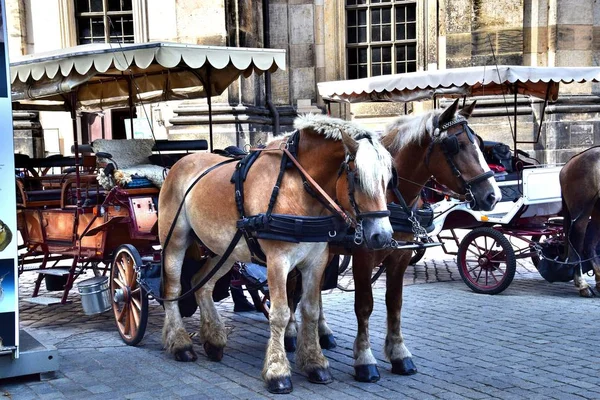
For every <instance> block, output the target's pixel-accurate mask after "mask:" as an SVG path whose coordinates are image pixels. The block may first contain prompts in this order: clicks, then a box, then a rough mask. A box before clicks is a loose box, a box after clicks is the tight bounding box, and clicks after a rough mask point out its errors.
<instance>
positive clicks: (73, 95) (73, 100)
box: [70, 91, 81, 220]
mask: <svg viewBox="0 0 600 400" xmlns="http://www.w3.org/2000/svg"><path fill="white" fill-rule="evenodd" d="M70 106H71V122H72V123H73V149H74V151H75V184H76V185H77V187H76V189H75V196H76V198H77V209H78V210H79V207H80V206H81V180H80V176H79V137H78V134H77V92H76V91H73V92H71V104H70ZM75 217H76V218H75V220H77V215H75Z"/></svg>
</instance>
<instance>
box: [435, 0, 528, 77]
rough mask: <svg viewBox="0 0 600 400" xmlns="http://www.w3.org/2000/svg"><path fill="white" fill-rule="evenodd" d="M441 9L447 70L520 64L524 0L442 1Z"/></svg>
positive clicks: (521, 59) (521, 58) (521, 61)
mask: <svg viewBox="0 0 600 400" xmlns="http://www.w3.org/2000/svg"><path fill="white" fill-rule="evenodd" d="M499 3H501V4H499ZM443 6H444V7H445V14H446V18H445V23H446V26H445V30H446V43H447V45H446V67H447V68H457V67H468V66H472V65H494V64H500V65H502V64H508V65H521V64H522V63H523V15H524V12H523V0H502V1H484V0H445V1H444V2H443ZM492 49H493V50H492ZM494 55H495V58H494Z"/></svg>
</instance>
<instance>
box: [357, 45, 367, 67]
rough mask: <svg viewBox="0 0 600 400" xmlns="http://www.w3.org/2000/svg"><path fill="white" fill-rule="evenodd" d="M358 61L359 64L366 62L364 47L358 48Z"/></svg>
mask: <svg viewBox="0 0 600 400" xmlns="http://www.w3.org/2000/svg"><path fill="white" fill-rule="evenodd" d="M358 62H359V63H361V64H365V63H366V62H367V49H366V48H362V49H358Z"/></svg>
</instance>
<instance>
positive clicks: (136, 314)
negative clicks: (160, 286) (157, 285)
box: [110, 244, 148, 346]
mask: <svg viewBox="0 0 600 400" xmlns="http://www.w3.org/2000/svg"><path fill="white" fill-rule="evenodd" d="M141 265H142V258H141V257H140V253H138V251H137V250H136V248H135V247H133V246H132V245H130V244H124V245H122V246H120V247H119V248H118V249H117V251H116V252H115V256H114V258H113V263H112V266H111V270H110V291H111V293H112V308H113V312H114V314H115V321H116V323H117V329H118V330H119V334H120V335H121V338H122V339H123V341H124V342H125V343H126V344H128V345H129V346H135V345H136V344H138V343H139V342H140V341H141V340H142V338H143V337H144V333H146V325H147V323H148V296H147V294H146V292H145V290H144V289H143V288H142V287H141V286H140V285H139V283H138V281H137V278H138V269H139V268H140V267H141Z"/></svg>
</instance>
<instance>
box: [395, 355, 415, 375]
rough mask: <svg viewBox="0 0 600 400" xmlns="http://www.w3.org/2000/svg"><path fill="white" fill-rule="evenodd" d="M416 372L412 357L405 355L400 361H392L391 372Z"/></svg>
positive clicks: (405, 373) (406, 373) (402, 373)
mask: <svg viewBox="0 0 600 400" xmlns="http://www.w3.org/2000/svg"><path fill="white" fill-rule="evenodd" d="M416 373H417V367H416V366H415V363H413V360H412V358H410V357H406V358H403V359H402V360H400V361H392V374H396V375H414V374H416Z"/></svg>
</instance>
